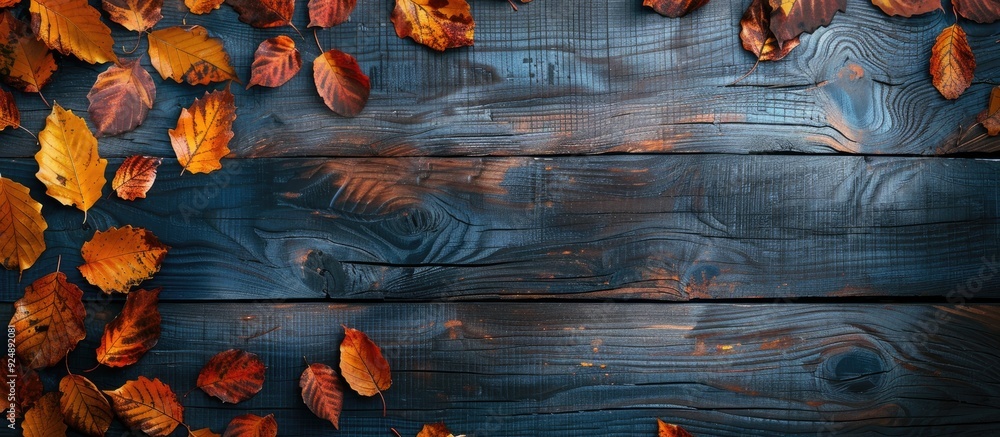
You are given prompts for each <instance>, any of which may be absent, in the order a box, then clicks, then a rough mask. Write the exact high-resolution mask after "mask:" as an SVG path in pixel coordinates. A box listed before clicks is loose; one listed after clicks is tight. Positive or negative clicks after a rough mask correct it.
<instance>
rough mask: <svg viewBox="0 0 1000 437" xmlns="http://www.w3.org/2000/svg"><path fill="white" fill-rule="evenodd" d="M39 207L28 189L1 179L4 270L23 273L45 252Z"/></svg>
mask: <svg viewBox="0 0 1000 437" xmlns="http://www.w3.org/2000/svg"><path fill="white" fill-rule="evenodd" d="M48 227H49V225H48V223H46V222H45V218H44V217H43V216H42V204H41V203H38V202H36V201H35V199H33V198H32V197H31V194H30V193H29V191H28V187H25V186H24V185H21V184H19V183H17V182H14V181H12V180H10V179H7V178H5V177H0V259H3V266H4V267H5V268H7V269H10V270H13V269H18V270H19V271H22V272H23V271H25V270H27V269H28V267H31V266H32V265H33V264H35V261H37V260H38V257H39V256H41V255H42V252H44V251H45V235H44V232H45V229H47V228H48Z"/></svg>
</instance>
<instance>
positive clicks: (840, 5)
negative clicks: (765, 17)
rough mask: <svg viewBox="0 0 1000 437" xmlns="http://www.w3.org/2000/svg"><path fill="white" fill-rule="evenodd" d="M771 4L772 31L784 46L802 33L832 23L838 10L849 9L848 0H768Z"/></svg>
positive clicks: (810, 31)
mask: <svg viewBox="0 0 1000 437" xmlns="http://www.w3.org/2000/svg"><path fill="white" fill-rule="evenodd" d="M768 1H769V2H770V4H771V11H772V12H771V32H773V33H774V37H775V38H777V39H778V45H781V46H784V45H785V43H786V42H788V41H791V40H792V38H796V37H798V36H799V35H801V34H802V33H812V31H814V30H816V29H819V27H820V26H826V25H827V24H830V20H833V16H834V15H836V13H837V11H841V12H843V11H845V10H847V0H768Z"/></svg>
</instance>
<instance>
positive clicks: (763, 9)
mask: <svg viewBox="0 0 1000 437" xmlns="http://www.w3.org/2000/svg"><path fill="white" fill-rule="evenodd" d="M770 25H771V6H770V4H768V2H767V0H752V1H751V2H750V7H748V8H747V11H746V12H745V13H743V18H742V19H740V41H742V42H743V48H744V49H746V50H747V51H749V52H750V53H753V54H754V55H755V56H757V60H758V61H778V60H781V59H782V58H784V57H785V56H787V55H788V53H790V52H791V51H792V49H794V48H795V47H797V46H798V45H799V38H798V37H795V38H792V39H790V40H788V41H785V44H784V45H782V46H779V45H778V40H777V39H776V38H775V37H774V33H772V32H771V27H770Z"/></svg>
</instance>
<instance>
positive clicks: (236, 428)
mask: <svg viewBox="0 0 1000 437" xmlns="http://www.w3.org/2000/svg"><path fill="white" fill-rule="evenodd" d="M276 435H278V422H276V421H275V420H274V415H273V414H268V415H267V416H264V417H260V416H257V415H255V414H244V415H242V416H236V417H234V418H233V420H231V421H229V426H227V427H226V432H225V433H224V434H222V437H274V436H276Z"/></svg>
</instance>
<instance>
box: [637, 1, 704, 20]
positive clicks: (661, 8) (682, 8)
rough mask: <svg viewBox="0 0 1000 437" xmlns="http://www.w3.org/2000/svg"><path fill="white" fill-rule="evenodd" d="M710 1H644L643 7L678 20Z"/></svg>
mask: <svg viewBox="0 0 1000 437" xmlns="http://www.w3.org/2000/svg"><path fill="white" fill-rule="evenodd" d="M707 3H708V0H642V5H643V6H649V7H651V8H653V10H654V11H656V13H658V14H660V15H663V16H665V17H671V18H677V17H681V16H684V15H687V14H689V13H690V12H691V11H693V10H695V9H698V8H700V7H702V6H705V5H706V4H707Z"/></svg>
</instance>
